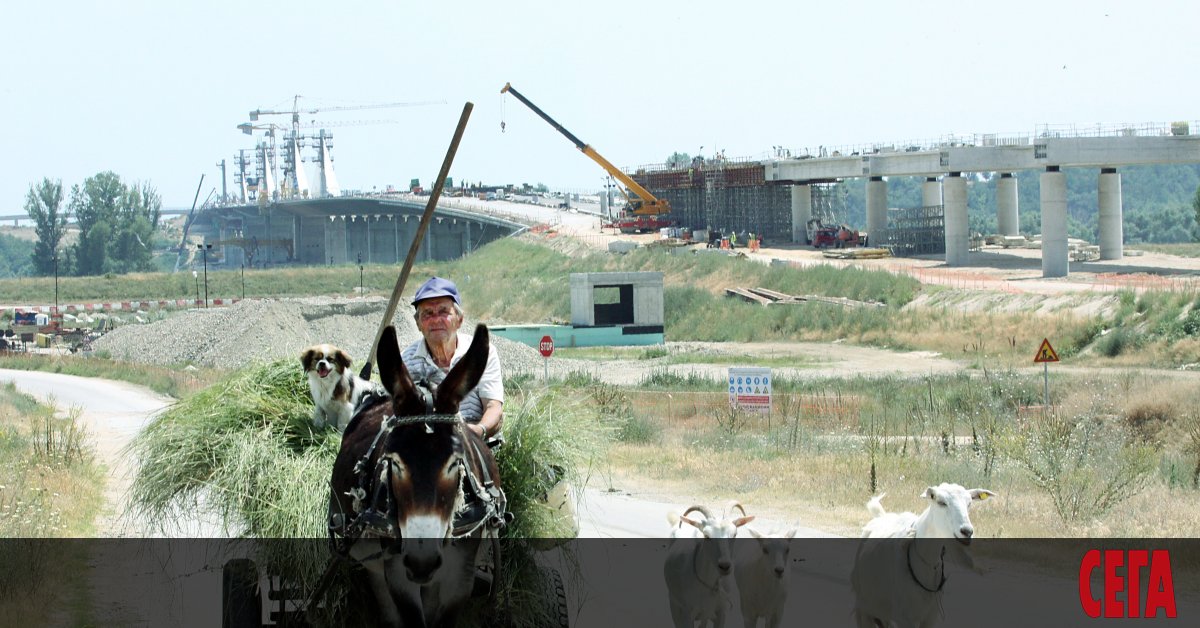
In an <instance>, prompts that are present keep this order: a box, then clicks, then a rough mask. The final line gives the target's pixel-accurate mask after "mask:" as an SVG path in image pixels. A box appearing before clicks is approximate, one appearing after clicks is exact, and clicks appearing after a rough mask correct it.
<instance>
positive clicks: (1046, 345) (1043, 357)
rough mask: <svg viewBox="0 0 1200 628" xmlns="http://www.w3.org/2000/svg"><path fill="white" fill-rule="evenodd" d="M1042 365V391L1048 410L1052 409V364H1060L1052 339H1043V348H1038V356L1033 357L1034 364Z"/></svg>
mask: <svg viewBox="0 0 1200 628" xmlns="http://www.w3.org/2000/svg"><path fill="white" fill-rule="evenodd" d="M1038 362H1041V363H1042V391H1043V396H1044V398H1045V401H1044V404H1045V407H1046V408H1047V409H1049V408H1050V363H1051V362H1058V352H1056V351H1055V350H1054V347H1051V346H1050V339H1049V338H1043V339H1042V346H1040V347H1038V351H1037V355H1035V356H1033V363H1034V364H1037V363H1038Z"/></svg>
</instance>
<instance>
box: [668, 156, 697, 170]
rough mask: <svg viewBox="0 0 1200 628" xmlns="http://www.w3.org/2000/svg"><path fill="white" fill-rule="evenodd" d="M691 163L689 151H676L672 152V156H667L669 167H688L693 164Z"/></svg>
mask: <svg viewBox="0 0 1200 628" xmlns="http://www.w3.org/2000/svg"><path fill="white" fill-rule="evenodd" d="M691 163H692V157H691V155H688V154H687V153H679V152H675V153H671V156H670V157H667V167H668V168H686V167H688V166H689V165H691Z"/></svg>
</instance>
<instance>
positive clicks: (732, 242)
mask: <svg viewBox="0 0 1200 628" xmlns="http://www.w3.org/2000/svg"><path fill="white" fill-rule="evenodd" d="M729 248H731V249H736V248H737V231H731V232H729Z"/></svg>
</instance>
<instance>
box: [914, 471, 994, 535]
mask: <svg viewBox="0 0 1200 628" xmlns="http://www.w3.org/2000/svg"><path fill="white" fill-rule="evenodd" d="M995 495H996V494H995V493H993V492H991V491H989V490H987V489H982V488H973V489H969V490H968V489H966V488H963V487H962V486H960V485H958V484H947V483H942V484H939V485H937V486H929V487H926V488H925V491H924V492H923V493H921V497H926V498H928V499H929V500H930V501H931V502H933V503H931V504H929V507H928V508H926V509H925V513H924V514H923V515H922V517H923V518H924V520H925V530H924V535H925V536H929V537H938V538H955V539H958V542H959V543H962V544H963V545H970V543H971V538H972V537H973V536H975V526H973V525H971V513H970V510H971V505H972V504H974V503H975V502H976V501H982V500H985V499H987V498H989V497H995Z"/></svg>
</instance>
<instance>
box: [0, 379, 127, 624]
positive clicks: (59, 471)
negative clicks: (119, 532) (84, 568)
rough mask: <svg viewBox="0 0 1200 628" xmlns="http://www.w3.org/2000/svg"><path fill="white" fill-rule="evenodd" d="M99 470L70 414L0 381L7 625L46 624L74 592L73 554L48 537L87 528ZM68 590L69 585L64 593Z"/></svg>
mask: <svg viewBox="0 0 1200 628" xmlns="http://www.w3.org/2000/svg"><path fill="white" fill-rule="evenodd" d="M102 491H103V474H102V471H101V469H100V468H98V467H97V465H96V464H95V462H94V460H93V458H92V454H91V450H90V446H89V443H88V442H87V436H86V435H85V434H84V433H83V431H82V430H81V428H80V427H79V426H78V424H77V422H76V420H75V416H74V415H68V416H67V417H66V418H60V417H57V416H55V409H54V408H51V407H47V406H44V405H41V404H38V403H37V402H36V401H34V399H33V398H32V397H29V396H28V395H25V394H22V393H20V392H19V391H17V390H16V388H15V387H14V386H13V385H12V384H11V383H10V384H8V385H5V386H2V387H0V559H3V560H4V561H5V564H6V565H8V567H7V568H5V569H3V570H0V613H3V617H4V623H5V624H8V625H13V626H39V625H47V624H48V623H50V620H51V618H52V617H53V615H52V613H54V611H55V610H56V609H57V610H59V611H61V610H62V609H63V608H64V607H65V608H72V607H73V606H74V604H75V602H76V601H78V600H67V599H64V598H63V597H62V596H63V595H64V594H66V595H69V596H72V595H82V594H81V593H79V591H80V590H81V588H82V585H79V584H78V583H79V578H80V575H79V573H80V572H79V570H78V569H77V567H78V565H77V564H76V563H77V561H78V557H75V556H70V555H65V554H66V552H65V550H66V549H67V548H66V544H65V543H56V542H46V541H45V539H47V538H71V537H80V536H89V535H91V534H92V533H93V532H94V528H93V523H92V522H93V520H94V519H95V517H96V515H97V513H98V512H99V509H100V507H101V502H102ZM67 592H70V593H67Z"/></svg>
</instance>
